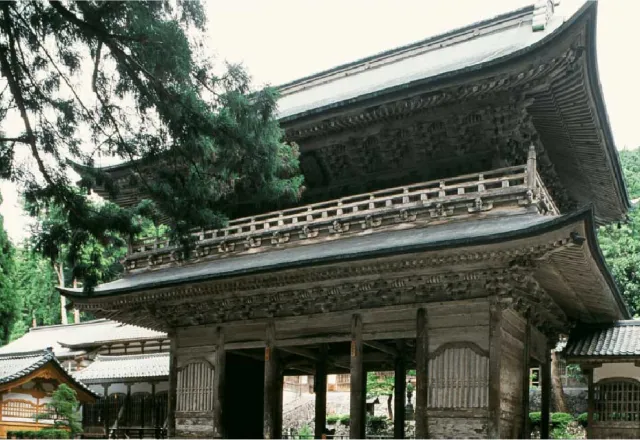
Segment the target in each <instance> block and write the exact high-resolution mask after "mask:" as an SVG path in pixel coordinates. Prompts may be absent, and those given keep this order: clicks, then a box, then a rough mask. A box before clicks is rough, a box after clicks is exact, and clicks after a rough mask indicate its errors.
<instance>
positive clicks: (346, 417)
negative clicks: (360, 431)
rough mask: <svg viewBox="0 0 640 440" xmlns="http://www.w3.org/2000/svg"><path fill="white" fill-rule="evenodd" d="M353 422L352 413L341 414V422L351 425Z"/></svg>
mask: <svg viewBox="0 0 640 440" xmlns="http://www.w3.org/2000/svg"><path fill="white" fill-rule="evenodd" d="M350 423H351V415H350V414H342V415H341V416H340V424H341V425H344V426H349V424H350Z"/></svg>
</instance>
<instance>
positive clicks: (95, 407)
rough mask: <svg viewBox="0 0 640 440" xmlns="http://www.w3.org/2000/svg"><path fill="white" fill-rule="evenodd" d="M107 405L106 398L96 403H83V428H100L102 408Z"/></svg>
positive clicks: (102, 421)
mask: <svg viewBox="0 0 640 440" xmlns="http://www.w3.org/2000/svg"><path fill="white" fill-rule="evenodd" d="M106 404H107V399H106V398H104V397H103V398H101V399H99V400H97V401H96V403H85V404H84V405H82V424H83V425H84V426H102V425H103V424H104V420H103V411H104V410H103V408H104V406H105V405H106Z"/></svg>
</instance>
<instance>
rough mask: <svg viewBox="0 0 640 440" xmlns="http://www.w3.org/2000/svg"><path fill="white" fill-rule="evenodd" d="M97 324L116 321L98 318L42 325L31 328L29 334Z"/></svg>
mask: <svg viewBox="0 0 640 440" xmlns="http://www.w3.org/2000/svg"><path fill="white" fill-rule="evenodd" d="M99 322H117V321H112V320H110V319H106V318H99V319H92V320H91V321H83V322H73V323H71V324H53V325H43V326H38V327H31V328H29V332H35V331H38V330H45V329H51V328H69V327H78V326H81V325H93V324H97V323H99Z"/></svg>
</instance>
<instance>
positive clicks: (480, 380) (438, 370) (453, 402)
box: [429, 342, 489, 409]
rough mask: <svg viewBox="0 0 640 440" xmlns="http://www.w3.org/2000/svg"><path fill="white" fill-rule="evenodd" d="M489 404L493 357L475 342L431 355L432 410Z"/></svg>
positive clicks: (445, 347)
mask: <svg viewBox="0 0 640 440" xmlns="http://www.w3.org/2000/svg"><path fill="white" fill-rule="evenodd" d="M488 405H489V354H488V353H487V352H486V351H484V350H482V349H481V348H480V347H478V346H477V345H476V344H474V343H472V342H451V343H447V344H443V345H441V346H440V347H439V348H438V349H437V350H436V351H434V352H433V353H431V355H430V356H429V408H452V409H457V408H460V409H464V408H485V407H487V406H488Z"/></svg>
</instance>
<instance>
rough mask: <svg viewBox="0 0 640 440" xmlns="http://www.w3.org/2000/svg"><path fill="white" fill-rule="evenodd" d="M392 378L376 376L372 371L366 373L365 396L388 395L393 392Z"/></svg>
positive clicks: (369, 397)
mask: <svg viewBox="0 0 640 440" xmlns="http://www.w3.org/2000/svg"><path fill="white" fill-rule="evenodd" d="M393 388H394V378H393V376H390V377H382V376H378V375H377V374H376V373H374V372H371V371H370V372H368V373H367V398H368V399H371V398H373V397H378V396H389V395H392V394H393Z"/></svg>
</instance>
